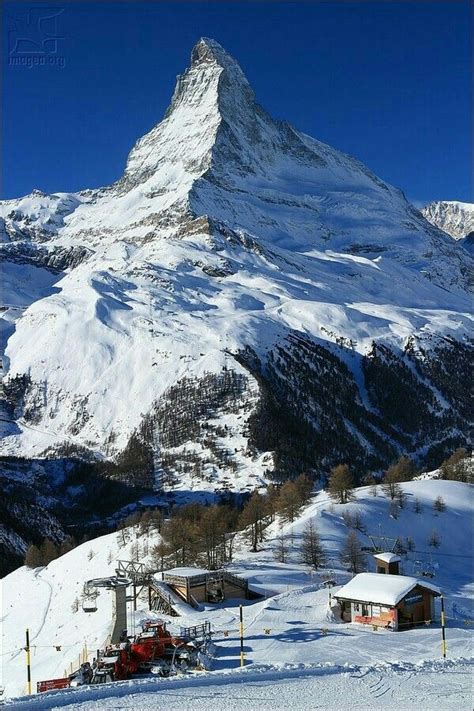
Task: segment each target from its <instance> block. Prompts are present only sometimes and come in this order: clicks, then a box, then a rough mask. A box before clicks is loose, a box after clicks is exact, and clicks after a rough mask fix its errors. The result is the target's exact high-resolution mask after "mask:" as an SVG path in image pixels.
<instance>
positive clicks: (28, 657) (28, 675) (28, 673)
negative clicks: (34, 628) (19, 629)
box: [25, 629, 31, 695]
mask: <svg viewBox="0 0 474 711" xmlns="http://www.w3.org/2000/svg"><path fill="white" fill-rule="evenodd" d="M25 652H26V680H27V684H28V695H31V653H30V630H29V629H27V630H26V647H25Z"/></svg>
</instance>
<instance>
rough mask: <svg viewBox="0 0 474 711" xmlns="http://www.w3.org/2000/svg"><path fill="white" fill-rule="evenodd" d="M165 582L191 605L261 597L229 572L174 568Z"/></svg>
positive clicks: (164, 578)
mask: <svg viewBox="0 0 474 711" xmlns="http://www.w3.org/2000/svg"><path fill="white" fill-rule="evenodd" d="M163 581H164V582H165V583H166V584H167V585H169V587H170V588H171V589H172V590H173V591H174V592H175V593H176V594H177V595H179V597H180V598H181V599H182V600H183V601H184V602H187V603H188V604H189V605H195V604H196V603H201V602H221V600H226V599H229V598H237V599H239V598H240V599H242V598H243V599H251V598H254V597H260V596H259V595H257V594H256V593H253V592H252V591H250V590H249V586H248V582H247V580H245V579H243V578H239V577H237V575H233V574H232V573H229V572H228V571H227V570H213V571H211V570H205V569H203V568H173V569H172V570H168V571H166V572H165V573H164V575H163Z"/></svg>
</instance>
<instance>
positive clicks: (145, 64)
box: [2, 0, 473, 202]
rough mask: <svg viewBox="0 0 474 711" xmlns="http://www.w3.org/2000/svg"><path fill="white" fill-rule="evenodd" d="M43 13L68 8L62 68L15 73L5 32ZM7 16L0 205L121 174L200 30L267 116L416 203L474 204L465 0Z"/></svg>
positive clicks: (21, 32)
mask: <svg viewBox="0 0 474 711" xmlns="http://www.w3.org/2000/svg"><path fill="white" fill-rule="evenodd" d="M45 6H46V7H48V8H52V7H57V8H63V12H62V13H61V15H60V16H59V17H58V24H57V34H58V35H59V36H62V37H64V39H60V40H58V43H57V55H56V56H58V57H61V58H64V64H65V66H64V67H63V68H61V67H58V66H52V67H44V66H39V67H38V66H36V67H31V68H28V67H26V66H15V65H12V64H11V61H10V59H11V58H10V56H9V51H10V50H11V49H12V47H14V44H12V42H11V41H12V38H13V39H15V38H16V37H20V38H21V37H30V35H29V34H28V33H29V32H30V28H31V25H30V26H27V24H26V23H27V18H25V17H24V16H23V13H25V12H26V11H28V10H29V9H30V8H31V7H35V8H41V7H45ZM3 14H4V22H3V28H4V30H3V32H4V38H3V39H4V42H3V50H2V51H3V54H4V56H3V57H2V64H3V95H2V99H3V126H2V149H3V156H2V163H3V173H2V183H3V184H2V197H15V196H19V195H23V194H26V193H28V192H30V191H31V190H32V189H33V188H40V189H42V190H44V191H46V192H53V191H59V190H65V191H74V190H78V189H82V188H86V187H98V186H101V185H106V184H108V183H110V182H112V181H113V180H115V179H117V178H118V177H119V176H120V175H121V173H122V170H123V167H124V164H125V160H126V156H127V154H128V151H129V150H130V148H131V147H132V145H133V143H134V142H135V141H136V139H137V138H138V137H140V136H141V135H143V134H144V133H145V132H146V131H148V130H149V129H150V128H151V127H152V126H153V125H154V124H155V123H157V122H158V120H160V119H161V117H162V115H163V113H164V111H165V109H166V107H167V105H168V103H169V100H170V97H171V94H172V91H173V88H174V83H175V77H176V74H178V73H180V72H182V71H183V70H184V69H185V67H186V66H187V64H188V61H189V54H190V51H191V48H192V46H193V44H194V43H195V42H196V40H197V39H198V38H199V37H200V36H203V35H204V36H208V37H213V38H215V39H217V40H218V41H219V42H220V43H221V44H222V45H223V46H224V47H225V48H226V49H227V50H228V51H229V52H230V53H231V54H232V55H233V56H234V57H235V58H236V59H237V60H238V61H239V62H240V64H241V66H242V68H243V70H244V71H245V73H246V74H247V77H248V78H249V80H250V83H251V84H252V85H253V87H254V89H255V92H256V94H257V98H258V100H259V102H260V103H261V104H262V105H263V106H264V107H265V108H266V109H267V110H268V111H269V112H270V113H271V114H273V115H274V116H275V117H278V118H284V119H287V120H288V121H290V122H291V123H293V124H294V125H295V126H296V127H297V128H299V129H301V130H303V131H305V132H306V133H309V134H311V135H313V136H315V137H316V138H318V139H320V140H322V141H325V142H327V143H329V144H331V145H333V146H335V147H337V148H340V149H342V150H344V151H346V152H348V153H351V154H353V155H355V156H357V157H358V158H359V159H361V160H362V161H363V162H365V163H366V164H367V165H368V166H369V167H370V168H371V169H372V170H373V171H374V172H375V173H377V174H378V175H380V176H381V177H382V178H384V179H385V180H387V181H389V182H391V183H392V184H394V185H396V186H398V187H401V188H402V189H403V190H404V191H405V193H406V194H407V196H408V197H410V198H411V199H414V200H416V201H421V202H424V201H428V200H431V199H441V198H444V199H459V200H467V201H471V200H472V199H473V196H472V184H471V169H470V164H471V160H470V158H471V155H470V150H471V149H470V144H471V121H472V113H471V78H470V63H471V59H470V50H471V48H470V28H471V18H470V4H469V2H468V0H466V1H463V0H460V1H459V2H458V1H456V0H449V1H447V2H440V1H436V0H435V1H433V2H429V1H425V2H416V1H415V0H413V1H410V2H388V3H385V2H376V1H375V2H370V1H366V2H360V3H359V2H349V1H348V2H294V3H286V2H279V3H273V4H271V5H269V3H267V2H265V3H264V2H228V3H222V2H221V3H218V2H207V3H203V2H197V1H196V2H191V3H188V2H173V3H165V2H156V3H154V2H146V3H138V2H119V3H114V2H104V3H95V2H86V1H85V0H83V1H82V2H71V1H68V2H64V3H62V4H61V3H54V2H46V3H44V4H42V3H35V2H27V3H19V2H5V3H4V5H3ZM33 25H34V23H33ZM36 27H37V24H36V25H34V27H33V35H31V37H33V38H34V39H37V38H38V37H40V38H44V34H43V35H42V34H41V33H40V34H38V33H36V34H35V28H36ZM12 28H13V34H10V35H9V36H8V32H12ZM9 40H10V44H9ZM50 48H51V46H50ZM53 48H54V47H53ZM59 61H61V62H62V59H60V60H59Z"/></svg>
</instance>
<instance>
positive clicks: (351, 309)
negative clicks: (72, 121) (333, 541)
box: [0, 39, 471, 489]
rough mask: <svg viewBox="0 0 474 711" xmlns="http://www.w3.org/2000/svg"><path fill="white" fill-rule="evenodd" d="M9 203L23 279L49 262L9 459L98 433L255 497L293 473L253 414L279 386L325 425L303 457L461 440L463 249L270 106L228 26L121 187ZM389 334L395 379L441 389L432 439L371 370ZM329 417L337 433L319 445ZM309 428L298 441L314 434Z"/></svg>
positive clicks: (369, 455) (309, 419) (28, 321)
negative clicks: (269, 477) (245, 68)
mask: <svg viewBox="0 0 474 711" xmlns="http://www.w3.org/2000/svg"><path fill="white" fill-rule="evenodd" d="M0 209H1V211H2V212H1V214H2V215H3V221H4V222H3V226H4V230H3V239H4V245H3V247H2V250H3V256H4V257H5V259H6V263H5V267H4V271H5V274H7V275H8V274H12V275H13V276H11V277H9V279H10V282H11V284H12V286H13V287H14V284H13V282H14V274H15V270H17V269H18V263H19V262H20V263H22V264H28V265H31V264H32V263H34V264H36V265H38V264H40V265H41V269H43V270H44V269H45V270H47V271H48V270H49V272H50V273H51V274H53V273H54V274H55V275H56V276H55V277H51V287H49V286H48V288H49V289H50V290H49V292H48V293H49V295H44V293H40V292H39V291H38V294H37V296H38V298H37V300H36V301H34V303H32V304H31V305H30V304H29V302H28V301H27V300H26V299H24V301H25V302H26V303H24V304H23V306H25V307H27V308H26V309H25V310H24V311H22V312H21V318H20V319H19V320H18V321H17V322H16V328H15V331H14V332H13V333H11V328H10V330H9V331H8V332H7V337H8V338H5V340H7V344H6V348H5V356H4V367H5V370H6V371H7V376H6V379H5V393H6V394H5V398H4V402H3V407H4V409H5V411H6V412H7V413H8V412H9V413H10V415H9V416H8V417H6V418H3V419H4V420H7V421H6V422H3V423H2V425H3V435H4V436H3V440H2V445H1V451H2V452H3V453H4V454H14V455H23V456H44V454H45V452H48V453H49V455H50V456H54V455H55V454H56V456H59V453H60V452H62V453H64V451H65V449H66V448H67V451H68V452H69V453H70V452H71V451H73V449H74V448H76V449H77V448H84V447H85V448H87V449H88V450H90V451H91V452H93V453H94V454H95V455H96V456H98V457H114V458H115V459H116V460H117V458H118V457H119V456H120V453H121V452H123V451H124V450H125V449H126V448H127V447H130V446H131V443H133V444H134V446H135V450H134V451H136V447H137V446H139V448H141V449H140V457H139V459H140V461H141V462H144V464H143V467H142V469H143V471H142V474H143V476H142V479H141V483H144V482H145V483H146V485H151V486H153V485H154V486H161V485H163V483H165V484H166V483H167V485H168V486H173V485H174V483H176V482H177V481H178V482H179V481H180V479H181V481H182V473H183V471H184V472H186V473H187V475H188V479H187V480H186V486H188V483H189V477H190V471H191V470H192V471H194V472H195V484H194V486H196V482H197V486H199V487H204V488H208V489H215V488H216V487H217V486H219V487H223V486H224V487H227V488H233V489H243V488H245V487H248V486H249V484H253V483H254V481H253V480H252V479H253V478H257V479H260V480H262V481H263V478H264V475H265V472H266V471H267V470H269V471H272V470H275V469H278V467H280V470H281V472H282V473H283V474H284V473H285V472H286V471H287V469H288V467H289V466H290V465H289V464H288V463H286V464H282V463H281V462H282V456H281V455H280V454H279V453H278V451H277V450H278V447H279V446H280V442H281V440H282V438H281V437H280V436H277V435H276V430H275V427H274V426H273V425H272V426H271V427H267V428H266V429H265V428H263V427H261V426H260V425H259V426H258V427H257V426H256V424H255V423H256V422H259V423H260V424H261V422H262V419H263V420H265V419H267V420H268V418H269V417H276V419H277V420H279V421H280V422H282V417H281V416H280V415H279V414H278V413H277V415H275V412H276V410H275V407H274V406H272V407H273V409H272V408H270V407H269V402H270V401H272V402H275V399H276V400H277V401H278V408H280V410H281V412H284V413H289V412H290V411H292V410H294V413H295V415H294V416H295V417H296V420H297V424H296V425H295V427H296V428H298V427H301V423H304V424H305V427H309V428H310V430H311V432H312V434H311V437H315V438H316V439H317V438H318V437H320V440H321V443H322V445H321V447H322V449H319V447H312V450H313V452H315V454H314V455H312V456H313V460H311V458H310V455H308V457H309V459H308V461H306V460H305V461H300V462H299V463H298V464H297V466H298V467H299V468H302V467H313V468H316V469H319V470H323V469H325V468H326V467H327V464H328V463H331V461H335V460H336V461H337V460H340V459H341V458H352V459H353V460H354V461H355V462H356V466H357V467H358V468H359V469H360V471H362V469H363V468H366V467H370V468H373V469H377V468H379V467H380V466H382V465H384V464H386V463H387V462H388V461H390V460H391V459H392V458H394V457H395V456H396V455H397V453H398V452H399V451H400V450H401V449H402V448H403V449H408V450H410V451H413V452H416V453H417V454H419V455H420V456H421V454H423V456H424V455H425V454H426V452H427V451H428V449H429V445H430V444H432V443H433V442H436V443H437V446H438V445H439V447H440V448H441V450H442V449H443V447H444V444H443V443H444V442H445V441H448V440H449V442H450V443H453V442H455V443H459V442H460V441H461V440H462V438H463V430H464V425H465V421H464V418H465V416H464V414H463V413H464V411H463V410H462V408H461V409H460V404H459V400H460V399H462V397H463V393H465V389H464V388H463V386H462V384H461V385H460V386H459V387H458V385H456V392H455V393H454V390H453V391H452V392H451V390H450V388H451V385H450V381H449V380H448V379H447V378H445V377H444V374H443V373H441V375H440V371H443V372H444V370H446V371H449V370H450V368H451V366H450V359H451V358H456V362H457V370H456V377H457V378H458V379H459V380H461V381H462V378H463V368H462V367H460V364H461V365H462V364H464V363H465V357H464V351H465V349H466V347H467V346H466V337H467V334H468V333H469V328H470V318H471V317H470V311H471V308H470V307H471V304H470V301H469V297H468V295H467V291H466V282H467V278H468V273H469V265H470V261H469V256H468V255H467V254H466V253H465V251H464V250H459V249H458V247H457V245H456V244H454V243H453V241H452V240H451V239H450V238H449V237H447V236H446V235H445V234H444V233H442V232H440V231H439V230H438V229H436V228H434V227H432V226H431V225H430V224H429V223H428V222H427V221H426V220H425V219H424V218H423V217H422V216H421V214H420V213H419V212H418V211H416V210H415V209H414V208H413V207H412V206H411V205H410V204H409V203H408V202H407V201H406V200H405V198H404V196H403V194H402V193H401V191H400V190H398V189H396V188H394V187H392V186H390V185H388V184H386V183H384V182H383V181H382V180H380V179H379V178H377V177H376V176H375V175H373V174H372V173H371V172H370V171H369V170H368V169H367V168H366V167H365V166H363V165H362V164H361V163H360V162H358V161H357V160H355V159H354V158H352V157H350V156H347V155H345V154H343V153H341V152H339V151H337V150H335V149H333V148H331V147H329V146H327V145H325V144H323V143H320V142H319V141H316V140H314V139H312V138H310V137H308V136H306V135H304V134H302V133H301V132H299V131H297V130H296V129H294V128H293V127H291V126H289V125H288V124H286V123H284V122H281V121H276V120H274V119H272V118H271V117H270V116H269V115H268V114H267V113H266V112H265V111H264V110H263V109H262V108H261V107H260V106H259V105H258V104H257V103H256V101H255V98H254V94H253V91H252V89H251V87H250V86H249V84H248V82H247V79H246V78H245V76H244V75H243V73H242V71H241V69H240V67H239V66H238V64H237V63H236V62H235V60H233V59H232V58H231V57H230V56H229V55H228V54H227V53H226V52H225V51H224V50H223V49H222V47H220V45H218V44H217V43H216V42H214V41H213V40H207V39H203V40H201V41H199V42H198V44H197V45H196V46H195V48H194V49H193V52H192V56H191V66H190V68H189V69H188V70H187V71H186V72H185V73H184V74H183V75H182V76H180V77H179V78H178V81H177V85H176V89H175V92H174V96H173V99H172V102H171V105H170V107H169V109H168V111H167V113H166V115H165V117H164V119H163V120H162V121H161V122H160V123H159V124H158V125H157V126H155V127H154V128H153V129H152V130H151V131H150V132H149V133H148V134H147V135H146V136H144V137H143V138H142V139H140V140H139V141H138V142H137V144H136V145H135V146H134V148H133V149H132V151H131V153H130V155H129V157H128V161H127V164H126V168H125V172H124V175H123V177H122V178H121V179H120V180H118V181H117V182H116V183H115V184H113V185H111V186H109V187H105V188H103V189H99V190H93V191H83V192H82V193H79V194H76V195H70V194H65V193H61V194H57V195H49V196H47V195H44V194H43V193H40V192H38V191H37V192H35V193H33V194H32V195H30V196H27V197H26V198H22V199H21V200H17V201H15V200H13V201H12V200H9V201H6V202H4V203H2V205H1V206H0ZM58 260H59V262H60V264H61V267H60V268H61V269H62V271H61V273H58V271H57V270H56V271H54V269H55V267H54V264H58ZM38 268H39V267H38ZM52 270H53V271H52ZM42 273H43V272H42ZM46 281H47V279H46ZM52 285H54V288H53V286H52ZM41 297H43V298H41ZM12 298H13V297H11V295H10V292H9V290H8V289H7V290H6V291H5V292H4V295H3V299H4V301H5V303H11V300H12ZM295 336H296V337H297V339H299V340H298V341H297V340H295V338H294V337H295ZM289 338H290V339H291V338H292V339H293V340H292V342H291V343H292V345H289V343H290V342H289V340H288V339H289ZM374 342H377V344H378V345H381V346H383V347H384V348H388V349H389V350H388V351H383V354H382V355H381V356H380V358H379V360H377V364H380V363H381V362H382V361H383V362H384V364H385V365H384V366H383V367H386V368H387V370H388V374H389V377H391V378H392V379H393V383H394V387H398V385H399V383H400V382H401V381H403V378H405V379H407V378H408V379H410V378H411V379H412V381H413V382H412V383H411V382H410V384H409V385H408V384H407V390H409V391H410V392H411V393H414V392H415V391H416V392H417V395H416V399H417V401H420V400H421V401H423V400H426V401H428V400H429V401H430V404H429V406H428V405H427V407H429V412H428V413H427V414H426V417H425V420H426V423H425V428H426V429H427V430H429V432H430V433H431V434H430V437H431V439H430V441H429V442H427V441H426V438H425V432H422V431H421V429H422V428H420V427H419V426H418V425H416V426H414V425H413V424H409V423H406V422H403V421H401V420H400V419H398V420H396V421H394V422H391V421H390V419H389V420H388V421H387V414H386V413H385V412H384V410H383V408H384V406H385V405H384V399H385V397H386V395H385V393H386V390H387V380H386V378H385V376H384V378H385V379H384V381H383V383H382V380H379V381H377V383H378V384H377V386H374V385H373V382H372V385H371V383H369V382H368V379H367V378H368V376H367V372H368V371H367V368H366V366H367V367H368V363H369V360H368V359H370V358H373V357H375V356H374V353H375V351H374V349H373V343H374ZM315 349H318V350H317V354H316V351H315ZM290 351H291V354H290V355H288V354H289V353H290ZM308 351H310V352H311V353H310V355H308ZM461 352H462V357H461V356H460V353H461ZM393 353H395V356H393ZM243 354H244V355H243ZM376 355H379V352H378V351H377V354H376ZM282 356H283V358H287V357H288V358H292V359H293V364H292V365H291V366H288V368H289V370H286V371H285V364H284V362H283V361H282ZM398 358H402V359H404V362H403V363H401V364H400V362H399V361H398V360H397V359H398ZM410 358H411V360H410ZM394 359H395V360H394ZM296 361H298V362H299V365H298V364H297V363H296ZM316 361H317V362H316ZM302 362H305V363H307V372H306V375H305V378H306V379H308V378H309V381H310V382H311V383H312V395H311V407H310V406H309V405H308V404H307V402H306V395H307V393H308V388H307V381H305V382H303V380H302V379H301V382H297V379H298V377H300V374H301V372H302V366H301V364H302ZM295 363H296V364H295ZM394 363H395V365H394ZM433 363H436V364H440V363H441V366H438V365H436V366H435V365H433ZM270 366H271V367H270ZM271 368H273V370H272V372H271V373H270V370H271ZM400 369H401V370H403V373H404V376H403V378H401V377H400ZM288 372H293V375H292V376H291V377H288ZM328 373H329V374H331V373H332V375H333V377H332V380H331V377H328ZM420 373H421V375H420ZM22 378H23V379H22ZM277 379H279V384H278V386H277V385H276V381H277ZM341 382H343V383H344V384H345V389H346V390H347V392H345V394H342V392H341V388H340V384H341ZM328 383H332V385H331V387H333V388H334V392H335V394H333V393H332V392H331V393H330V392H326V394H325V395H324V396H323V395H322V393H323V392H324V389H325V388H327V387H328ZM407 383H408V381H407ZM20 386H21V387H20ZM377 387H379V388H380V390H381V392H380V393H376V394H374V388H375V389H377ZM426 388H428V391H427V392H428V394H426V392H425V390H426ZM451 389H452V388H451ZM382 390H383V391H384V392H382ZM389 390H390V388H389ZM203 393H204V395H203ZM206 393H207V395H206ZM285 393H287V394H285ZM203 398H204V401H203ZM272 398H273V400H272ZM431 400H432V402H431ZM328 402H329V403H330V405H331V406H332V407H334V412H335V415H334V417H333V416H332V415H331V417H332V422H329V419H328V418H329V416H328V415H327V405H328ZM354 407H356V408H358V413H359V414H357V413H354ZM189 408H191V414H190V412H189ZM364 409H366V410H367V411H368V412H369V413H370V414H369V415H367V416H366V415H365V414H364V416H360V413H361V412H362V411H363V410H364ZM408 409H410V408H408ZM300 412H303V414H304V418H301V417H300V416H299V414H296V413H300ZM173 413H174V416H175V418H176V422H174V423H173V427H172V428H170V427H168V429H167V423H169V422H170V418H171V416H172V414H173ZM176 413H181V414H180V415H179V416H178V415H177V414H176ZM269 413H270V414H269ZM392 413H393V408H392ZM336 414H337V417H338V424H337V428H339V429H340V430H341V432H340V436H339V442H340V446H339V449H337V448H332V449H331V451H325V450H324V446H325V445H324V443H325V442H328V441H329V440H328V437H327V436H326V428H327V427H330V428H331V429H332V431H334V430H335V422H336V420H335V419H334V418H335V417H336ZM292 416H293V415H292ZM420 416H421V415H420ZM423 416H424V414H423ZM186 417H187V418H188V419H187V420H186ZM324 418H326V419H328V422H325V419H324ZM430 418H431V419H430ZM395 419H396V418H395ZM183 420H184V424H183ZM201 420H202V421H205V422H206V426H207V422H208V421H209V420H212V421H213V423H212V428H213V429H212V432H210V433H209V432H204V430H203V428H202V427H201V426H200V425H199V424H198V425H196V422H200V421H201ZM367 420H369V421H370V423H371V424H370V425H369V429H368V430H367V427H366V424H367ZM428 420H429V422H428ZM387 426H388V428H389V430H390V431H389V435H388V438H387V436H386V434H385V433H386V429H387ZM392 426H393V429H391V428H392ZM171 429H172V430H173V431H171ZM265 431H266V432H267V433H268V435H269V436H266V437H264V438H263V440H262V436H261V433H262V432H265ZM256 432H257V433H258V435H255V433H256ZM382 432H384V434H383V435H382V434H381V433H382ZM400 433H403V434H400ZM272 436H273V440H275V441H274V442H273V441H272ZM133 438H135V439H133ZM298 438H299V439H298ZM296 439H298V443H297V445H296V450H301V446H300V444H299V441H300V440H302V439H305V440H306V441H308V433H307V432H306V433H305V434H304V435H303V434H301V433H300V434H298V436H297V438H296ZM296 439H295V442H296ZM257 440H258V441H257ZM382 440H383V442H382ZM137 443H138V445H137ZM291 447H293V448H294V447H295V445H294V444H293V445H291V446H290V449H291ZM285 451H286V452H288V451H289V449H288V448H286V450H285ZM275 452H276V454H275ZM137 459H138V458H137V457H135V460H137ZM294 461H295V460H294V459H293V462H292V464H291V467H294V466H295V464H294ZM278 462H280V464H279V463H278ZM437 463H438V462H435V464H437ZM237 474H238V476H237ZM193 476H194V475H193Z"/></svg>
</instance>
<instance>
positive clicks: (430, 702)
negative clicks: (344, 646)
mask: <svg viewBox="0 0 474 711" xmlns="http://www.w3.org/2000/svg"><path fill="white" fill-rule="evenodd" d="M472 671H473V669H472V662H469V661H468V660H462V659H460V660H459V662H458V663H456V662H454V661H450V660H448V661H447V662H444V663H443V662H440V661H437V662H424V663H421V664H408V663H407V664H401V663H400V664H394V665H387V664H381V665H374V666H372V667H358V666H356V665H351V666H347V667H345V668H344V667H341V666H333V665H328V666H319V667H303V666H302V665H301V666H298V665H296V666H295V665H294V666H291V665H289V666H286V667H284V668H282V669H275V668H271V667H270V668H269V667H268V666H267V667H260V668H258V667H257V668H255V667H253V668H248V669H243V670H241V671H234V672H232V673H223V674H212V675H208V674H202V675H201V676H196V675H192V676H189V677H185V678H175V679H166V680H161V681H159V680H152V681H148V680H144V681H141V682H140V681H135V682H123V683H118V684H115V685H114V686H109V685H107V686H101V687H92V688H89V689H75V690H70V691H68V692H56V693H54V694H45V695H43V696H40V697H38V696H37V697H35V698H31V697H30V698H28V699H24V700H22V701H18V702H12V703H10V704H7V708H8V709H26V708H28V709H31V710H32V711H36V710H37V711H44V710H45V709H48V711H49V710H51V711H54V709H59V708H71V709H77V711H92V710H95V709H101V710H102V709H135V710H136V709H157V710H160V709H180V710H184V709H193V711H201V710H202V711H207V709H209V707H210V706H212V707H213V708H214V709H216V710H220V709H224V708H227V709H232V711H254V710H255V709H256V708H258V709H259V710H262V711H265V710H268V711H270V709H272V710H273V711H275V709H288V708H291V709H292V710H293V711H303V710H306V709H308V710H309V709H318V708H324V709H339V710H341V709H347V708H351V709H355V708H359V709H365V710H366V711H369V710H370V709H374V710H375V709H382V708H383V709H388V708H394V709H395V708H397V709H424V711H431V710H432V709H433V710H434V709H436V710H437V711H442V710H443V709H458V711H464V710H466V711H467V709H471V708H472V702H473V686H472V679H473V676H472Z"/></svg>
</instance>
